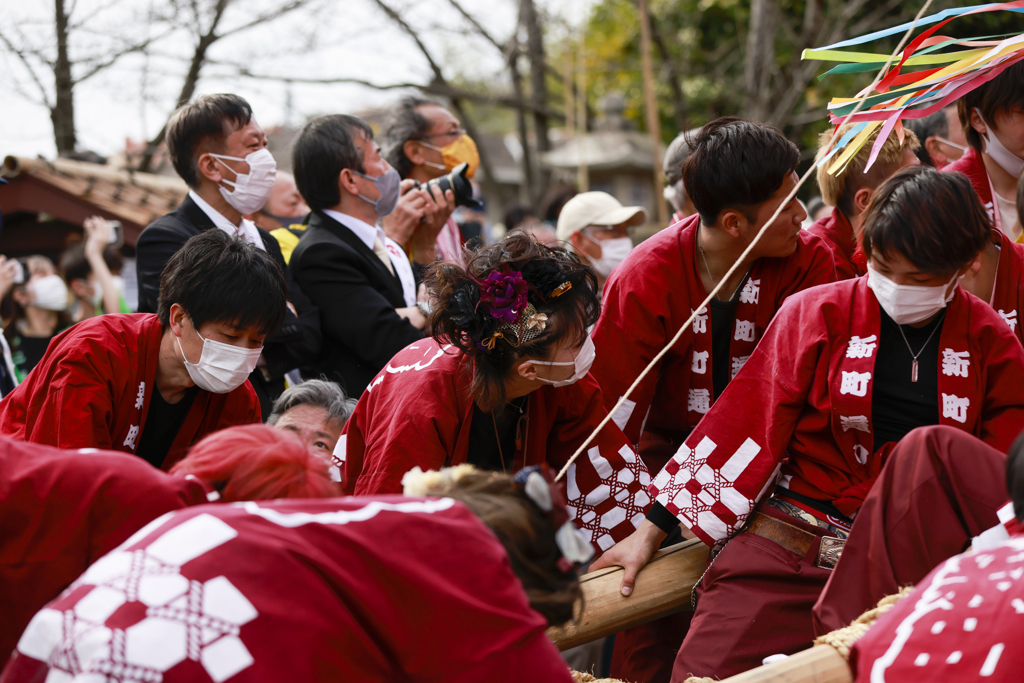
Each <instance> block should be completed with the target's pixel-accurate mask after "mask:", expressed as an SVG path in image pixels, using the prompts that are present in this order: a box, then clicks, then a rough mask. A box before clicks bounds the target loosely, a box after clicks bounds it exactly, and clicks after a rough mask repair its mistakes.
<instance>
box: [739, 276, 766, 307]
mask: <svg viewBox="0 0 1024 683" xmlns="http://www.w3.org/2000/svg"><path fill="white" fill-rule="evenodd" d="M760 295H761V281H760V280H747V283H746V284H745V285H743V290H742V291H740V303H741V304H756V303H757V300H758V298H760Z"/></svg>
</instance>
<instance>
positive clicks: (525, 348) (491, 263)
mask: <svg viewBox="0 0 1024 683" xmlns="http://www.w3.org/2000/svg"><path fill="white" fill-rule="evenodd" d="M464 260H465V262H466V264H467V265H466V267H462V266H461V265H458V264H456V263H450V262H443V261H442V262H438V263H435V264H434V265H433V266H432V267H431V269H430V271H429V272H428V273H427V279H426V283H427V287H428V288H429V289H430V290H431V291H432V292H433V295H434V297H435V298H436V300H437V305H436V306H435V307H434V310H433V312H431V314H430V318H429V319H428V320H427V329H428V330H429V332H430V336H432V337H433V338H434V339H435V340H437V342H438V343H441V344H453V345H454V346H456V347H457V348H458V349H459V350H460V351H462V353H464V354H465V355H467V356H469V357H470V358H472V359H473V361H474V363H473V384H472V386H473V396H474V398H475V399H476V402H477V405H478V406H479V407H480V409H481V410H484V411H490V410H494V409H495V408H496V407H498V406H500V405H502V403H503V402H504V401H505V382H504V380H505V377H506V376H508V373H509V372H510V370H511V368H512V367H513V366H514V365H515V363H516V361H517V360H519V359H520V358H524V357H527V356H528V357H531V358H547V357H548V356H549V355H550V354H551V352H552V351H553V350H554V349H555V348H556V347H557V346H558V345H559V344H561V343H564V342H567V341H568V342H570V343H573V344H574V345H578V344H582V343H583V341H584V339H585V338H586V336H587V328H589V327H590V326H591V325H593V324H594V323H596V322H597V318H598V316H599V315H600V312H601V302H600V300H599V299H598V296H597V275H596V274H595V273H594V269H593V268H591V267H590V266H588V265H586V264H584V263H583V262H581V261H580V259H579V257H578V256H576V255H575V254H573V253H571V252H569V251H567V250H565V249H563V248H561V247H549V246H546V245H543V244H540V243H539V242H537V241H536V240H534V239H533V238H532V237H531V236H529V235H527V234H525V233H521V232H515V233H512V234H510V235H509V236H508V237H506V238H505V239H503V240H502V241H501V242H499V243H497V244H492V245H490V246H487V247H484V248H481V249H479V250H477V251H472V250H467V251H466V252H465V259H464ZM495 271H498V272H506V273H507V272H512V271H518V272H520V273H522V278H523V279H524V280H525V281H526V284H527V286H528V290H527V294H526V298H527V301H528V302H529V303H530V304H533V307H534V308H536V309H537V312H538V313H544V314H546V315H547V316H548V324H547V328H546V329H545V330H544V332H543V333H542V334H540V335H539V336H537V337H535V338H534V339H531V340H529V341H525V342H523V343H522V344H520V345H519V346H513V345H512V344H511V343H509V341H508V339H499V340H498V341H497V342H496V343H495V344H494V347H493V348H487V347H485V346H484V344H483V343H484V341H485V340H487V339H488V338H489V337H491V335H493V334H494V332H495V331H497V329H498V327H499V326H500V325H501V324H502V322H503V321H501V320H499V319H497V318H495V317H492V315H491V314H490V313H489V309H488V307H487V306H482V305H481V303H480V294H481V292H480V289H481V285H482V284H483V282H484V280H485V279H486V278H487V276H488V274H490V273H492V272H495ZM566 282H568V283H569V284H570V287H569V288H568V289H567V290H565V291H564V293H561V294H559V295H558V296H553V294H554V293H555V291H556V290H558V289H559V288H560V287H562V285H564V284H565V283H566Z"/></svg>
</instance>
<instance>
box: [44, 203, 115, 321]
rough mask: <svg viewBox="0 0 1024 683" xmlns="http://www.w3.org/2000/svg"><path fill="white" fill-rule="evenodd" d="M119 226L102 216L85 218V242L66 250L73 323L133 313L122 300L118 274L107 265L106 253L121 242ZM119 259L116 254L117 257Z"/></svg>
mask: <svg viewBox="0 0 1024 683" xmlns="http://www.w3.org/2000/svg"><path fill="white" fill-rule="evenodd" d="M117 227H119V224H118V223H116V222H115V221H108V220H105V219H104V218H102V217H101V216H92V217H90V218H86V219H85V223H84V224H83V228H84V229H85V240H84V241H82V242H78V243H76V244H73V245H71V246H70V247H68V248H67V249H65V250H64V253H63V254H61V258H60V269H61V271H62V272H63V274H64V280H65V281H66V282H67V283H68V289H69V290H71V294H72V295H74V301H73V302H72V304H71V306H69V307H68V315H69V317H70V319H71V322H72V323H77V322H81V321H82V320H85V319H86V318H92V317H94V316H97V315H103V314H104V313H131V312H132V311H131V309H129V308H128V305H127V304H126V303H125V302H124V299H123V298H122V297H121V290H120V288H119V287H118V286H117V281H116V280H115V279H114V274H113V273H112V272H111V271H110V266H108V265H107V261H106V258H107V256H106V253H105V252H106V251H107V249H108V247H112V245H115V244H116V243H117V242H118V238H117V233H116V229H117ZM113 256H114V257H115V258H116V254H113Z"/></svg>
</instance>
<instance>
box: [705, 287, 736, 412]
mask: <svg viewBox="0 0 1024 683" xmlns="http://www.w3.org/2000/svg"><path fill="white" fill-rule="evenodd" d="M742 288H743V283H742V282H741V283H740V287H739V288H737V289H736V292H737V294H736V295H734V296H733V298H732V300H730V301H719V300H718V299H712V300H711V302H710V303H709V304H708V306H710V308H711V382H712V387H713V388H714V392H715V398H716V399H717V398H718V397H719V396H721V395H722V392H723V391H725V387H726V385H728V384H729V380H730V379H732V375H731V371H732V359H731V358H730V356H729V347H730V345H731V344H732V329H733V327H734V326H735V324H736V304H737V303H739V294H738V293H739V291H740V289H742Z"/></svg>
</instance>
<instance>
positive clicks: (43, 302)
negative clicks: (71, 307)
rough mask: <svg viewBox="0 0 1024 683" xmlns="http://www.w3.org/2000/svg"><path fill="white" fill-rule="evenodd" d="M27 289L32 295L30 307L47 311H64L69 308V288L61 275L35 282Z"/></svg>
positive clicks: (48, 276)
mask: <svg viewBox="0 0 1024 683" xmlns="http://www.w3.org/2000/svg"><path fill="white" fill-rule="evenodd" d="M26 289H27V290H28V291H29V293H31V294H32V299H31V301H29V305H31V306H35V307H36V308H43V309H46V310H47V311H63V310H66V309H67V307H68V286H67V285H65V284H64V280H62V279H61V277H60V275H47V276H46V277H41V278H38V279H36V280H33V281H32V282H30V283H29V284H28V286H27V287H26Z"/></svg>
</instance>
